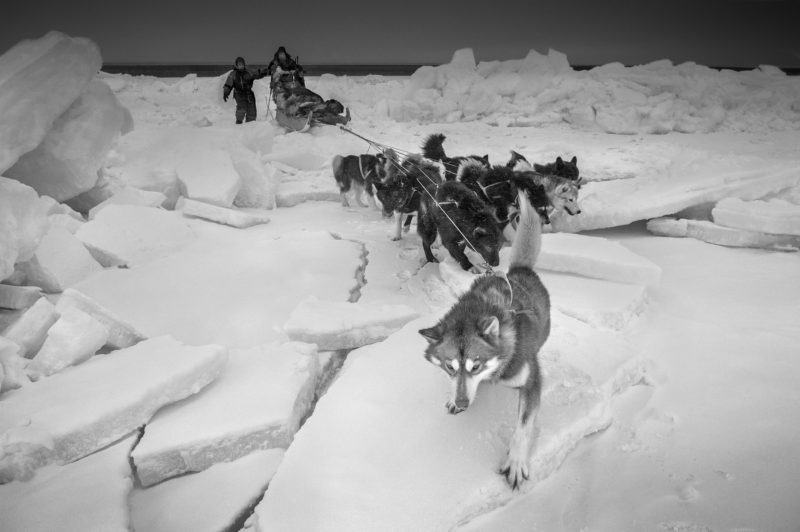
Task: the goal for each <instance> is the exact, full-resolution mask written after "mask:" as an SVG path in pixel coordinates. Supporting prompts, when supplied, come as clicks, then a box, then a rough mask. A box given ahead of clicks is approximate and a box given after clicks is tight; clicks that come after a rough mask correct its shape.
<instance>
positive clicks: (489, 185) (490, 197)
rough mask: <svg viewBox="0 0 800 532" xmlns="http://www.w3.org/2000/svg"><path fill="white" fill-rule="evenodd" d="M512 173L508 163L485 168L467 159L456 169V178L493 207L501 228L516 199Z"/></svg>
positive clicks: (509, 215) (506, 220)
mask: <svg viewBox="0 0 800 532" xmlns="http://www.w3.org/2000/svg"><path fill="white" fill-rule="evenodd" d="M514 174H515V173H514V171H513V170H512V169H511V168H509V167H508V165H506V166H496V165H495V166H492V167H490V168H486V167H484V166H483V165H482V164H480V163H477V162H474V161H467V162H464V163H463V164H462V165H461V168H459V169H458V175H457V176H456V180H457V181H459V182H461V183H464V184H465V185H466V186H467V187H468V188H469V189H470V190H472V191H473V192H475V193H476V194H477V195H478V197H479V198H481V199H482V200H483V201H484V202H485V203H486V204H488V205H490V206H491V207H492V208H493V209H494V213H495V218H497V221H498V222H499V224H500V227H501V229H502V228H503V227H505V226H506V225H507V224H508V222H509V219H510V217H511V214H512V213H511V208H512V206H513V205H515V203H516V199H517V191H516V189H515V188H514V184H513V177H514Z"/></svg>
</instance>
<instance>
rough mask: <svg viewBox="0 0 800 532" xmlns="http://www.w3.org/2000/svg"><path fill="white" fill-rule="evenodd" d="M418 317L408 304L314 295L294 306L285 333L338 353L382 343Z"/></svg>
mask: <svg viewBox="0 0 800 532" xmlns="http://www.w3.org/2000/svg"><path fill="white" fill-rule="evenodd" d="M418 316H419V313H418V312H417V311H416V310H414V309H413V308H411V307H409V306H408V305H379V304H364V303H348V302H345V301H322V300H320V299H317V298H316V297H314V296H311V297H309V298H308V299H305V300H303V301H301V302H300V303H299V304H298V305H297V307H295V309H294V310H293V311H292V313H291V314H290V315H289V321H287V322H286V324H285V325H284V327H283V330H284V331H285V332H286V334H287V335H288V336H289V338H291V339H292V340H297V341H299V342H309V343H314V344H317V346H318V347H319V349H320V350H323V351H337V350H339V349H355V348H356V347H361V346H364V345H368V344H374V343H375V342H379V341H381V340H383V339H385V338H386V337H387V336H389V335H390V334H392V333H393V332H395V331H397V330H398V329H400V328H401V327H402V326H403V325H405V324H406V323H408V322H409V321H411V320H413V319H415V318H417V317H418Z"/></svg>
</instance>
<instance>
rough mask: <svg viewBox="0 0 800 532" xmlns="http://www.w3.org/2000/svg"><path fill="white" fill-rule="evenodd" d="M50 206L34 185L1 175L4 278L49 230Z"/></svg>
mask: <svg viewBox="0 0 800 532" xmlns="http://www.w3.org/2000/svg"><path fill="white" fill-rule="evenodd" d="M47 209H48V203H47V202H46V201H41V200H40V199H39V195H38V194H37V193H36V191H35V190H33V189H32V188H31V187H29V186H27V185H23V184H22V183H19V182H17V181H15V180H13V179H8V178H6V177H2V176H0V250H2V253H0V281H2V280H3V279H6V278H8V276H10V275H11V274H12V273H13V272H14V264H15V263H16V262H17V261H26V260H28V259H30V258H31V257H32V256H33V253H34V252H35V251H36V247H37V246H38V245H39V242H40V241H41V239H42V237H43V236H44V234H45V232H46V231H47V226H48V224H47Z"/></svg>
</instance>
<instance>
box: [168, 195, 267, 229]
mask: <svg viewBox="0 0 800 532" xmlns="http://www.w3.org/2000/svg"><path fill="white" fill-rule="evenodd" d="M175 208H176V209H179V210H180V211H181V212H183V214H184V216H191V217H193V218H202V219H204V220H208V221H211V222H216V223H220V224H224V225H230V226H231V227H238V228H239V229H244V228H247V227H252V226H254V225H260V224H265V223H267V222H269V216H267V215H266V214H259V213H254V212H246V211H239V210H236V209H229V208H227V207H219V206H217V205H211V204H210V203H204V202H202V201H195V200H191V199H186V198H181V199H180V200H178V203H177V205H175Z"/></svg>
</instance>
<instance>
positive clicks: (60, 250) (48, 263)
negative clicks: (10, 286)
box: [20, 225, 103, 293]
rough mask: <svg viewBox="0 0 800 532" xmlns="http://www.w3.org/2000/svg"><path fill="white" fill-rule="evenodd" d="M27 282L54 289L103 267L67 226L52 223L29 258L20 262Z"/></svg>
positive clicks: (50, 290)
mask: <svg viewBox="0 0 800 532" xmlns="http://www.w3.org/2000/svg"><path fill="white" fill-rule="evenodd" d="M20 269H21V270H22V272H24V273H25V280H26V282H27V283H29V284H32V285H35V286H38V287H40V288H42V290H44V291H45V292H50V293H58V292H63V291H64V290H65V289H66V288H69V287H70V286H72V285H74V284H75V283H77V282H79V281H82V280H83V279H85V278H87V277H89V276H90V275H91V274H93V273H96V272H98V271H100V270H102V269H103V267H102V266H100V263H98V262H97V261H96V260H95V259H94V257H92V254H91V253H90V252H89V250H87V249H86V246H84V245H83V243H82V242H81V241H80V240H78V239H77V238H76V237H75V235H73V234H72V233H70V232H69V231H68V230H67V229H65V228H63V227H61V226H58V225H53V226H51V227H50V229H48V230H47V232H46V233H45V234H44V236H43V237H42V240H41V242H39V246H38V247H37V248H36V251H35V252H34V254H33V256H32V257H31V258H30V260H28V261H26V262H23V263H21V265H20Z"/></svg>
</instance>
